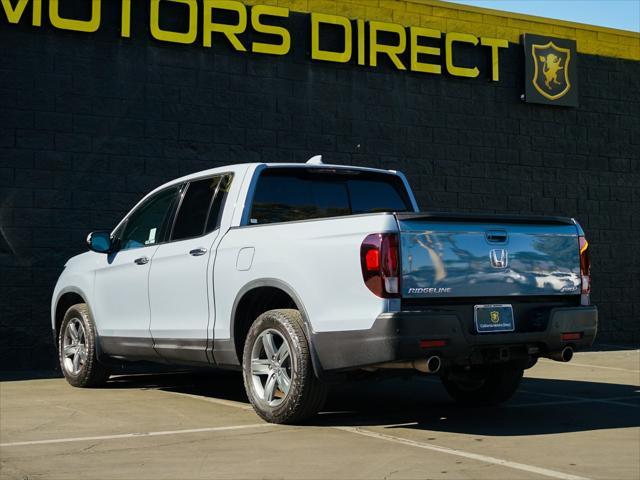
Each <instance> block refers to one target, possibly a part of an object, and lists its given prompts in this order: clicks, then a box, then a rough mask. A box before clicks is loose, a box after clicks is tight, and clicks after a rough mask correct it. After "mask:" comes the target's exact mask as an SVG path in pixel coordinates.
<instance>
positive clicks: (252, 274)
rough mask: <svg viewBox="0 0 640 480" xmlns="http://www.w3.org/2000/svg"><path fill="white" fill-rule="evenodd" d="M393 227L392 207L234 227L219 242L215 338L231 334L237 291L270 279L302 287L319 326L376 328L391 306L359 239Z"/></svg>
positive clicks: (310, 315) (317, 329)
mask: <svg viewBox="0 0 640 480" xmlns="http://www.w3.org/2000/svg"><path fill="white" fill-rule="evenodd" d="M392 231H397V223H396V221H395V218H394V217H393V215H387V214H373V215H362V216H350V217H340V218H330V219H322V220H310V221H303V222H290V223H289V222H287V223H280V224H271V225H259V226H247V227H238V228H233V229H231V230H230V231H229V232H228V233H227V234H226V236H225V238H224V239H223V240H222V242H221V244H220V246H219V248H218V252H217V256H216V262H215V268H214V291H215V298H216V301H215V305H216V307H215V308H216V315H215V317H216V321H215V328H214V330H215V333H214V335H215V338H216V339H226V338H230V331H229V330H230V323H231V322H230V321H229V319H230V318H231V315H232V309H233V304H234V302H235V300H236V297H237V295H238V292H240V291H241V289H242V288H243V287H244V286H245V285H247V284H249V283H250V282H253V281H257V280H263V279H276V280H279V281H280V282H284V283H285V284H287V285H288V286H289V287H290V288H291V289H292V290H293V291H294V292H295V293H296V294H297V296H298V298H299V299H300V301H301V302H302V303H303V305H304V308H305V310H306V312H307V315H308V320H309V321H310V324H311V325H310V326H311V328H312V330H313V331H314V332H322V331H337V330H360V329H368V328H370V327H371V325H372V324H373V322H374V321H375V319H376V317H377V316H378V315H379V314H380V313H382V312H384V311H388V309H389V308H390V306H389V301H387V300H384V299H382V298H378V297H376V296H375V295H374V294H373V293H372V292H371V291H370V290H369V289H368V288H367V287H366V286H365V284H364V281H363V278H362V270H361V266H360V245H361V244H362V241H363V240H364V238H365V237H366V236H367V235H369V234H370V233H376V232H392ZM251 248H253V249H254V252H253V259H252V261H251V262H250V268H249V269H247V270H242V269H245V268H246V267H247V263H248V262H247V258H246V252H247V250H246V249H251ZM243 249H244V250H243ZM241 250H243V254H242V255H239V253H240V251H241Z"/></svg>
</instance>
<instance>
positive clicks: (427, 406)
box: [107, 372, 640, 441]
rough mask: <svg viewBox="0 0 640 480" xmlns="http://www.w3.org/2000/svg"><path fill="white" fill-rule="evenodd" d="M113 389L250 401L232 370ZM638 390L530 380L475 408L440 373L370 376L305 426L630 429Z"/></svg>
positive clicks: (128, 382)
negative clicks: (497, 401)
mask: <svg viewBox="0 0 640 480" xmlns="http://www.w3.org/2000/svg"><path fill="white" fill-rule="evenodd" d="M107 388H114V389H117V388H142V389H144V388H151V389H159V390H164V391H171V392H176V393H183V394H190V395H197V396H202V397H207V398H212V399H220V400H231V401H236V402H243V403H247V404H248V403H249V402H248V400H247V397H246V394H245V392H244V386H243V382H242V376H241V375H240V374H239V373H232V372H215V373H210V372H202V373H201V372H196V373H193V372H188V373H172V374H164V375H153V374H152V375H128V376H119V377H116V378H113V379H112V380H111V381H110V382H109V384H108V387H107ZM638 390H639V389H638V386H634V385H622V384H609V383H597V382H585V381H575V380H557V379H553V380H550V379H541V378H525V379H524V380H523V383H522V387H521V389H520V391H519V392H518V393H517V394H516V396H515V397H514V398H513V399H512V400H511V401H510V402H509V403H507V404H505V405H503V406H499V407H492V408H469V407H462V406H459V405H457V404H455V403H453V402H452V400H451V399H450V398H449V397H448V396H447V394H446V392H445V391H444V389H443V388H442V386H441V385H440V382H439V380H438V378H437V377H435V376H434V377H407V378H395V379H378V380H366V381H358V382H354V383H350V384H348V385H344V386H335V387H333V388H332V389H331V392H330V394H329V398H328V401H327V404H326V406H325V408H324V409H323V412H321V414H320V415H318V416H316V417H314V418H313V419H312V420H311V421H309V422H307V425H309V426H313V427H335V426H353V427H358V426H361V427H364V426H385V427H386V429H388V430H389V431H390V432H392V431H393V429H395V428H405V429H406V428H411V429H416V430H423V431H430V432H433V433H434V435H435V434H436V433H438V432H447V433H463V434H470V435H479V436H521V435H547V434H555V433H567V432H581V431H590V430H601V429H612V428H629V427H637V426H640V401H639V400H640V393H639V392H638ZM620 397H623V399H621V400H620ZM611 399H615V400H611ZM593 400H599V401H593ZM612 402H613V403H612ZM433 439H435V437H434V438H433ZM478 441H481V439H479V440H478Z"/></svg>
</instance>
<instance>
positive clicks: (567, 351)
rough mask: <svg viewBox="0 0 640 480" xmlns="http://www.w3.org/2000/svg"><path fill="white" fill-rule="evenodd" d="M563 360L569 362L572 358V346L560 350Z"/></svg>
mask: <svg viewBox="0 0 640 480" xmlns="http://www.w3.org/2000/svg"><path fill="white" fill-rule="evenodd" d="M560 355H561V356H562V361H563V362H570V361H571V359H572V358H573V347H564V348H563V349H562V352H560Z"/></svg>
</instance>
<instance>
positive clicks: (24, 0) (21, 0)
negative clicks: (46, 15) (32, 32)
mask: <svg viewBox="0 0 640 480" xmlns="http://www.w3.org/2000/svg"><path fill="white" fill-rule="evenodd" d="M1 1H2V8H3V9H4V13H5V15H6V16H7V20H9V23H18V22H19V21H20V19H21V18H22V14H23V13H24V11H25V9H26V8H27V4H28V3H29V0H18V3H17V4H16V6H15V7H13V6H12V5H11V0H1ZM41 19H42V0H33V1H32V5H31V24H32V25H34V26H36V27H39V26H40V25H41V23H42V20H41Z"/></svg>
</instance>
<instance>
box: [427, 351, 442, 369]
mask: <svg viewBox="0 0 640 480" xmlns="http://www.w3.org/2000/svg"><path fill="white" fill-rule="evenodd" d="M441 366H442V360H440V357H438V356H436V355H434V356H433V357H429V358H427V372H428V373H438V372H439V371H440V367H441Z"/></svg>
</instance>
